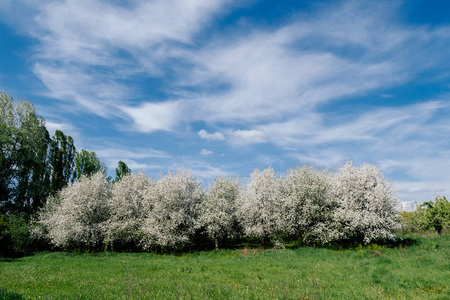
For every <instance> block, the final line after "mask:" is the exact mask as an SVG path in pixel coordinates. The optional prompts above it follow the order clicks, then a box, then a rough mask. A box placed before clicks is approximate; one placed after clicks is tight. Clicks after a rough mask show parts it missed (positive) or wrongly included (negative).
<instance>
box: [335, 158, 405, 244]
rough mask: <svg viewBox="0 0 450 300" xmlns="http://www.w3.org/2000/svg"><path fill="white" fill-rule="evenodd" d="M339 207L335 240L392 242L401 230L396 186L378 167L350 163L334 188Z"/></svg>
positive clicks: (340, 173) (336, 181)
mask: <svg viewBox="0 0 450 300" xmlns="http://www.w3.org/2000/svg"><path fill="white" fill-rule="evenodd" d="M332 197H333V199H334V201H336V204H337V208H336V210H335V211H334V217H333V221H332V222H331V224H330V229H331V230H332V233H333V237H334V239H337V240H339V239H349V238H352V239H356V240H362V241H363V242H364V243H370V242H371V241H372V240H374V239H379V238H382V239H392V238H394V233H393V231H394V230H395V229H397V228H398V227H399V223H398V213H397V210H396V207H397V205H398V201H397V199H396V198H395V197H394V190H393V188H392V185H391V184H390V183H389V182H388V181H387V179H385V178H384V176H383V174H382V173H381V171H380V170H379V169H378V168H377V167H376V166H374V165H370V164H366V163H365V164H364V165H363V166H362V167H360V168H357V167H355V166H353V164H352V163H351V162H347V163H346V164H345V165H344V166H343V167H342V168H341V169H339V170H338V172H337V174H336V176H335V178H334V180H333V185H332Z"/></svg>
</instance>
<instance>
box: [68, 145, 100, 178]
mask: <svg viewBox="0 0 450 300" xmlns="http://www.w3.org/2000/svg"><path fill="white" fill-rule="evenodd" d="M97 172H102V173H103V174H106V166H105V164H104V163H102V162H101V161H100V159H99V158H98V157H97V154H96V153H95V152H94V151H87V150H85V149H81V151H79V152H77V153H76V154H75V178H76V179H80V178H81V177H83V176H87V177H91V176H92V175H94V174H95V173H97Z"/></svg>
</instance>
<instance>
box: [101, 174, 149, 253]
mask: <svg viewBox="0 0 450 300" xmlns="http://www.w3.org/2000/svg"><path fill="white" fill-rule="evenodd" d="M152 185H153V182H152V181H151V179H149V178H147V176H145V175H144V174H142V173H141V174H137V175H136V174H129V175H125V176H123V177H122V178H121V179H120V180H118V181H116V182H115V184H114V185H113V187H112V197H111V198H110V200H109V201H108V207H109V210H110V211H111V212H112V213H111V217H110V219H109V220H108V221H107V222H106V231H107V232H106V243H107V245H109V246H111V247H113V248H115V249H125V248H136V247H137V246H138V245H139V244H140V241H141V238H142V226H143V222H144V218H145V217H146V214H147V209H148V208H149V206H148V205H147V204H146V201H147V199H148V198H149V195H148V194H149V192H150V189H151V188H152Z"/></svg>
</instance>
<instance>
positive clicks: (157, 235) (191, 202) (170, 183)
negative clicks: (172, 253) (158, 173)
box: [142, 170, 203, 248]
mask: <svg viewBox="0 0 450 300" xmlns="http://www.w3.org/2000/svg"><path fill="white" fill-rule="evenodd" d="M148 195H149V198H148V204H149V209H148V214H147V216H146V218H145V220H144V223H143V226H142V231H143V234H144V239H143V243H144V247H145V248H149V247H151V246H152V245H158V246H162V247H176V246H183V245H185V244H188V243H189V242H190V240H191V237H192V236H193V235H194V233H195V231H196V230H197V229H198V228H199V222H198V206H199V203H200V201H201V198H202V197H203V191H202V189H201V186H200V182H199V181H198V180H197V179H195V178H194V177H193V176H192V175H191V174H190V173H188V172H186V171H184V170H179V171H177V172H176V173H175V174H174V173H170V172H169V173H167V174H166V175H165V176H163V177H161V178H160V179H159V180H157V181H156V183H155V185H154V186H153V187H152V188H151V190H150V191H149V194H148Z"/></svg>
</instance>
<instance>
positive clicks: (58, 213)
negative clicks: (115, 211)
mask: <svg viewBox="0 0 450 300" xmlns="http://www.w3.org/2000/svg"><path fill="white" fill-rule="evenodd" d="M110 199H111V186H110V184H109V183H108V181H107V179H106V178H105V176H104V174H103V173H101V172H98V173H96V174H94V175H93V176H92V177H81V179H80V180H79V181H78V182H76V183H74V184H73V185H69V186H68V187H66V188H64V189H62V190H61V192H60V193H59V194H58V196H57V197H53V198H50V200H49V202H48V203H47V206H46V208H45V209H44V210H43V211H42V212H41V214H40V217H39V222H40V223H41V224H42V225H43V226H44V228H45V230H47V232H48V237H49V239H50V241H51V242H52V243H53V244H54V245H57V246H60V247H63V248H85V247H87V248H88V249H92V248H96V247H99V246H100V245H101V244H103V241H104V238H105V235H106V228H105V222H106V221H107V220H108V219H109V217H110V210H109V206H108V202H109V201H110Z"/></svg>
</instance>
